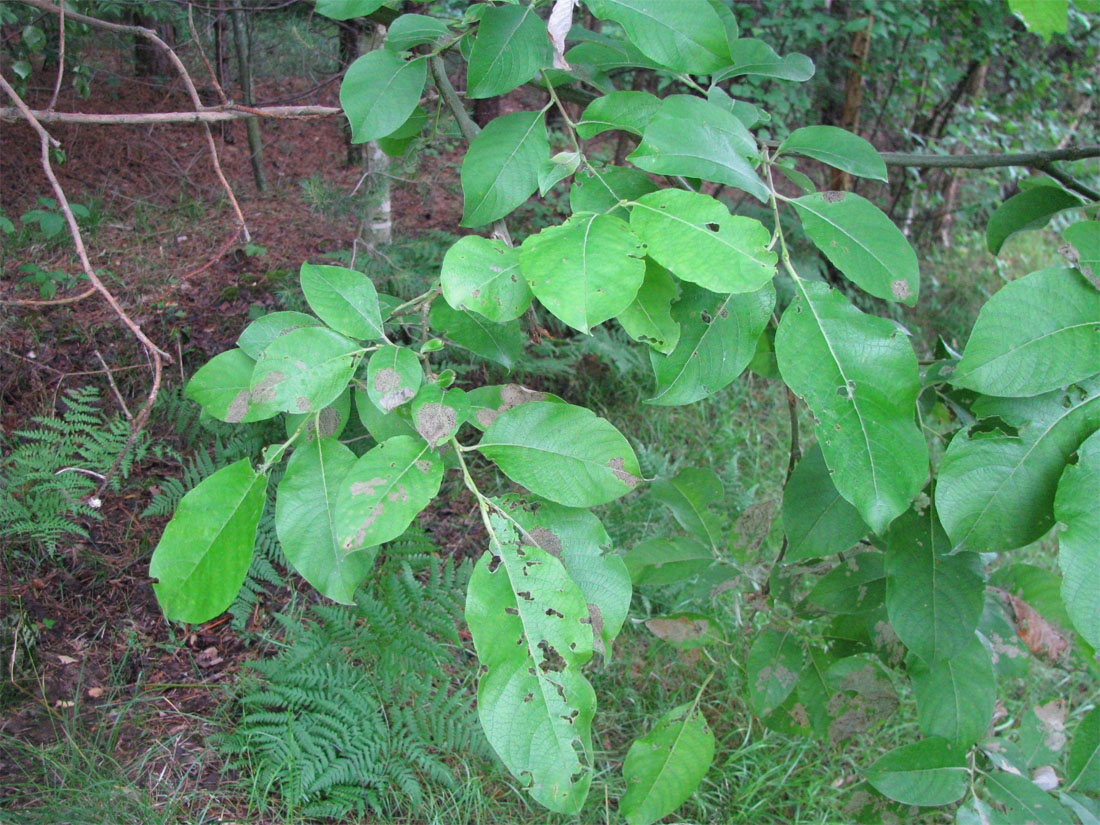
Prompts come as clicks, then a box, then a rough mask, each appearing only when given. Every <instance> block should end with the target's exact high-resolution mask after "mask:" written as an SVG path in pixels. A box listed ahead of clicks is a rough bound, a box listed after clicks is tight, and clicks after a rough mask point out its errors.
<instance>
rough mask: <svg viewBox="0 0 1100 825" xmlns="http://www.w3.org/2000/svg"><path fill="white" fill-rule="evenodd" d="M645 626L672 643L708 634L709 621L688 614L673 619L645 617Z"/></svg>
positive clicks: (655, 634) (687, 640)
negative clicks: (693, 617)
mask: <svg viewBox="0 0 1100 825" xmlns="http://www.w3.org/2000/svg"><path fill="white" fill-rule="evenodd" d="M645 626H646V628H647V629H648V630H649V632H650V633H652V634H653V635H654V636H656V637H657V638H658V639H664V640H665V641H666V642H671V643H672V644H680V643H683V642H693V641H695V640H696V639H702V638H703V637H705V636H709V635H710V622H708V621H707V620H706V619H692V618H690V617H688V616H678V617H676V618H674V619H647V620H646V623H645Z"/></svg>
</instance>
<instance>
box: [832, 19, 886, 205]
mask: <svg viewBox="0 0 1100 825" xmlns="http://www.w3.org/2000/svg"><path fill="white" fill-rule="evenodd" d="M866 20H867V25H866V27H865V28H862V29H860V30H859V31H856V32H853V34H852V48H851V49H850V50H849V52H848V60H849V66H848V78H847V81H846V82H845V84H844V107H843V108H842V109H841V112H840V128H841V129H847V130H848V131H849V132H858V131H859V110H860V107H861V106H862V105H863V70H864V67H865V66H866V64H867V55H868V53H869V52H870V50H871V26H873V25H874V22H875V18H874V15H867V17H866ZM829 188H830V189H837V190H843V191H847V190H849V189H851V188H852V176H851V175H850V174H848V173H847V172H842V171H840V170H839V169H838V170H835V171H834V172H833V175H832V179H831V180H830V183H829Z"/></svg>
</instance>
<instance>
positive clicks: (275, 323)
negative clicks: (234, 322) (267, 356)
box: [237, 312, 322, 358]
mask: <svg viewBox="0 0 1100 825" xmlns="http://www.w3.org/2000/svg"><path fill="white" fill-rule="evenodd" d="M321 325H322V324H321V322H320V321H319V320H317V319H316V318H314V317H313V316H312V315H307V314H306V313H304V312H269V313H268V314H267V315H263V316H261V317H259V318H257V319H256V320H255V321H253V322H252V323H251V324H249V325H248V326H247V327H245V328H244V331H243V332H241V334H240V336H239V337H238V338H237V346H238V347H240V348H241V349H243V350H244V351H245V352H246V353H247V354H248V357H249V358H259V357H260V356H261V355H263V354H264V350H265V349H267V346H268V344H270V343H271V342H272V341H274V340H275V339H276V338H279V337H280V336H283V335H286V334H287V333H288V332H293V331H294V330H296V329H301V328H302V327H319V326H321Z"/></svg>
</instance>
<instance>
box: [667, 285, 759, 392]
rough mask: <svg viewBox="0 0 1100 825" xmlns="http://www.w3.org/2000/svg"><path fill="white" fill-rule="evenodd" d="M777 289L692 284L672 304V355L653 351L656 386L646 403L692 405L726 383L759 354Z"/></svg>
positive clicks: (725, 385)
mask: <svg viewBox="0 0 1100 825" xmlns="http://www.w3.org/2000/svg"><path fill="white" fill-rule="evenodd" d="M774 305H775V288H774V287H773V286H772V285H771V283H766V284H764V286H762V287H761V288H760V289H758V290H757V291H756V292H749V293H735V294H732V295H724V296H723V295H715V294H714V293H713V292H708V291H707V290H705V289H699V288H698V287H695V286H692V285H690V284H688V285H685V287H684V290H683V297H682V298H681V299H680V300H679V301H678V302H677V303H676V304H674V305H673V307H672V317H673V319H674V320H676V321H677V322H678V323H679V324H680V340H679V341H678V342H677V344H676V348H675V349H674V350H673V351H672V353H671V354H670V355H661V354H660V353H657V352H651V353H650V354H649V360H650V363H651V365H652V366H653V373H654V376H655V377H656V379H657V386H656V388H655V394H654V396H653V398H650V399H647V401H646V403H647V404H656V405H659V406H674V405H678V404H690V403H692V402H694V401H698V400H700V399H703V398H706V397H708V396H710V395H713V394H714V393H716V392H718V391H719V390H722V389H724V388H725V387H727V386H728V385H729V384H730V383H731V382H732V381H733V380H734V379H735V378H737V376H739V375H740V374H741V373H742V372H743V371H744V369H745V367H747V366H748V364H749V362H750V361H751V360H752V358H753V356H754V355H755V354H756V344H757V339H758V338H759V336H760V333H761V332H762V331H763V329H764V327H765V326H766V325H767V323H768V319H769V318H770V317H771V311H772V307H773V306H774Z"/></svg>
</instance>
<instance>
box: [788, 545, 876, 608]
mask: <svg viewBox="0 0 1100 825" xmlns="http://www.w3.org/2000/svg"><path fill="white" fill-rule="evenodd" d="M885 593H886V572H885V567H884V560H883V557H882V553H877V552H875V551H873V550H867V551H864V552H862V553H853V554H851V555H849V556H848V557H847V558H845V559H844V560H842V561H841V562H840V564H839V565H837V566H836V567H834V568H833V569H832V570H830V571H829V572H828V573H827V574H825V575H824V576H822V577H821V578H820V579H818V580H817V584H815V585H814V587H813V589H812V590H811V591H810V593H809V595H807V596H806V602H807V603H809V604H811V605H813V606H815V607H818V608H820V609H821V610H824V611H826V612H829V613H866V612H868V611H871V610H877V609H878V608H880V607H882V603H883V599H884V597H885Z"/></svg>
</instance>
